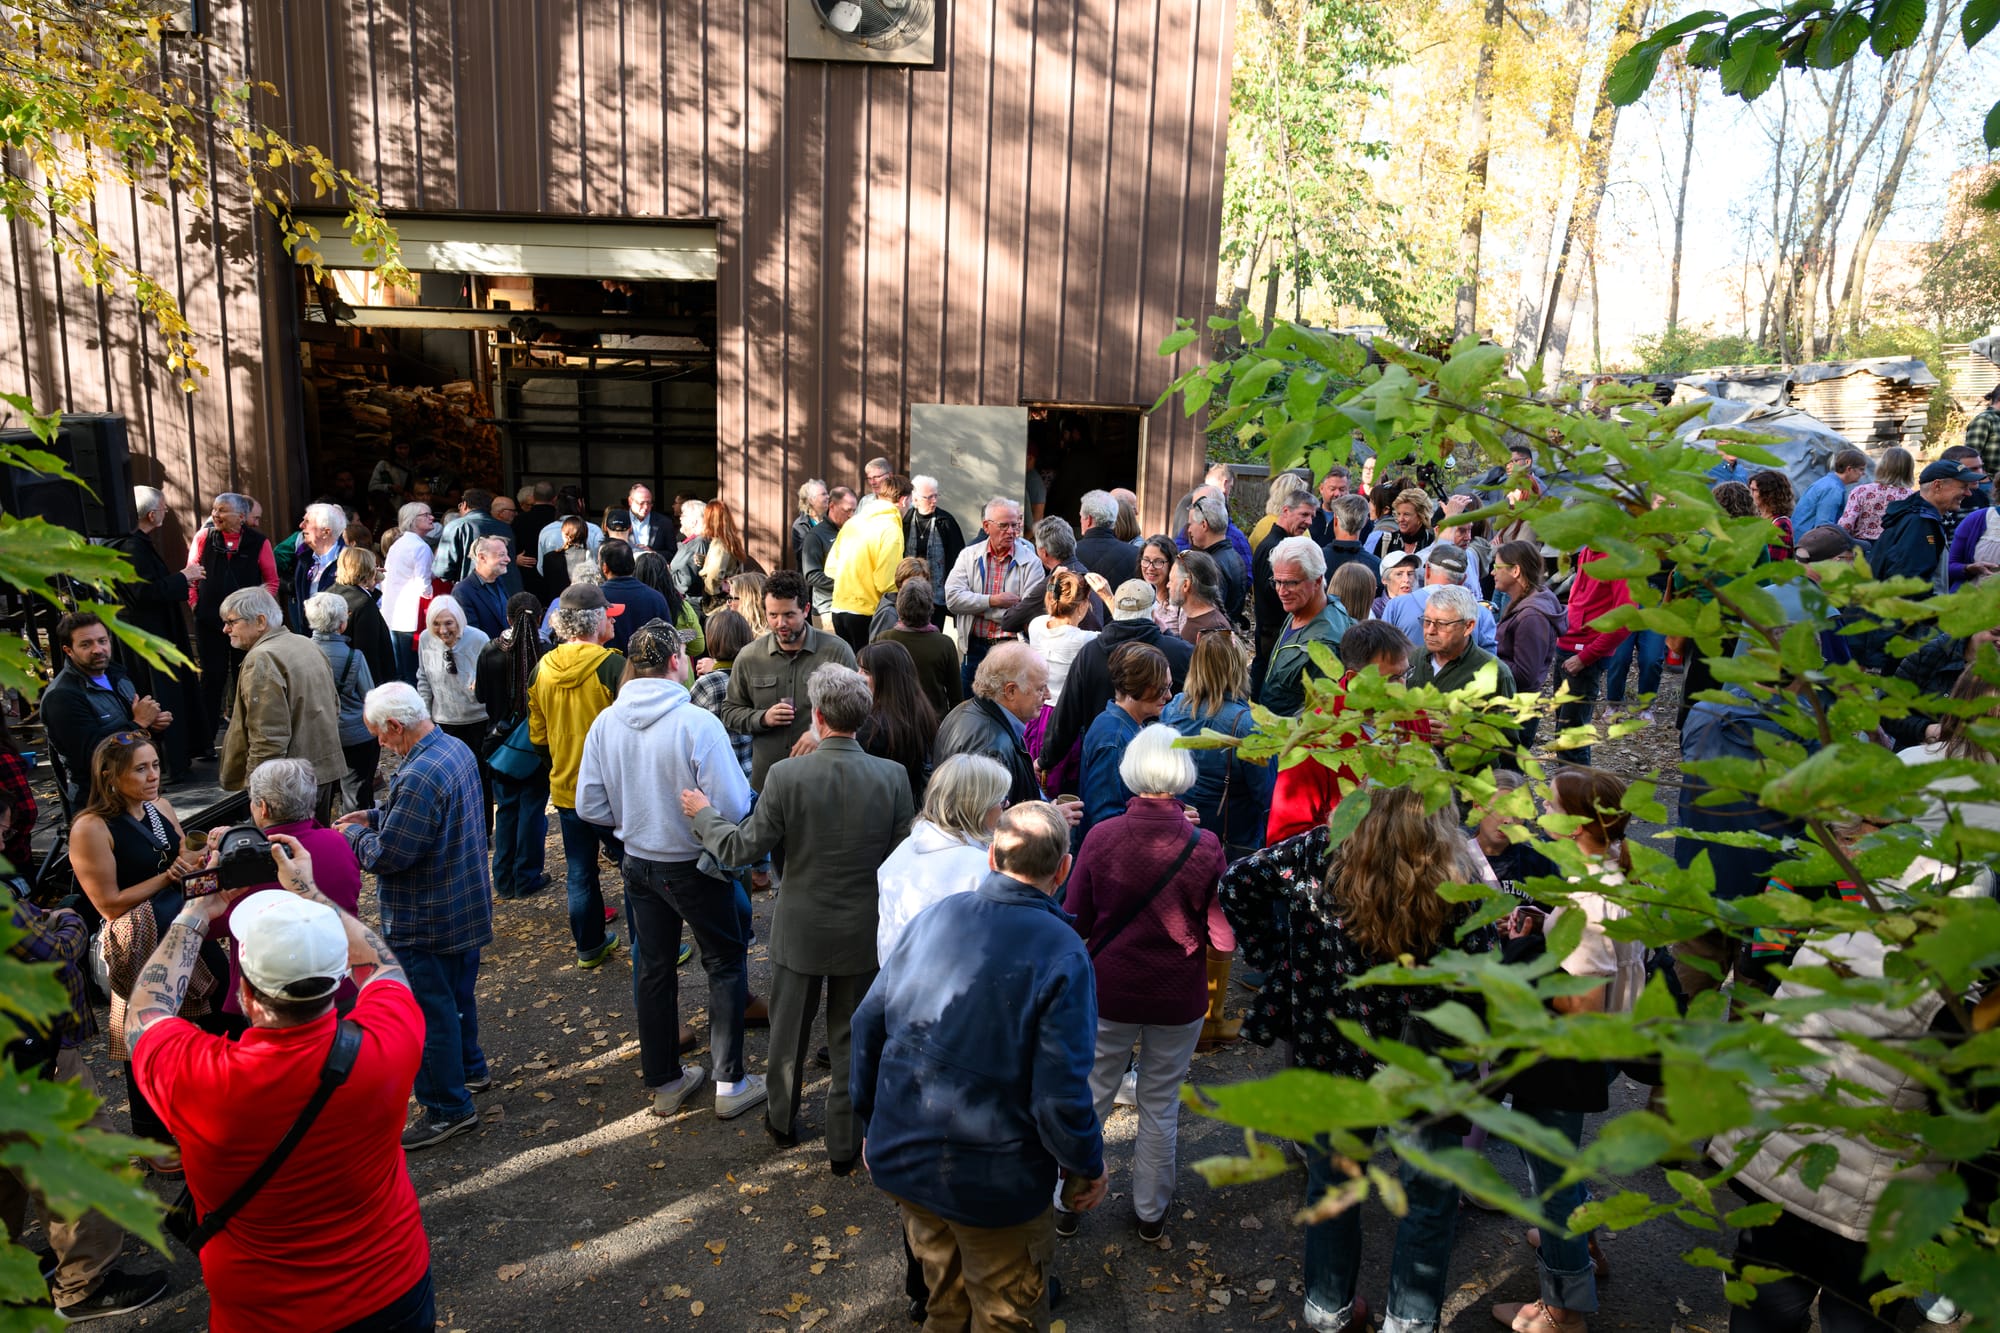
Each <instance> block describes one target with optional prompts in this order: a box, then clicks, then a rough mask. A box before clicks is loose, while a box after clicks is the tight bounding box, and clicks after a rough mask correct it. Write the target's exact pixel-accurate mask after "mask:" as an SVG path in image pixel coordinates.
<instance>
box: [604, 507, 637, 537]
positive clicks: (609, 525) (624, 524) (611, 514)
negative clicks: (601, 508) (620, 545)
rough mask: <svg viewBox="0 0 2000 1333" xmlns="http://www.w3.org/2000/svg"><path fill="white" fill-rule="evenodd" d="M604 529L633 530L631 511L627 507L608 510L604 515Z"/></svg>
mask: <svg viewBox="0 0 2000 1333" xmlns="http://www.w3.org/2000/svg"><path fill="white" fill-rule="evenodd" d="M604 530H605V531H606V532H630V531H631V530H632V514H631V511H630V510H626V509H611V510H607V511H606V512H605V515H604Z"/></svg>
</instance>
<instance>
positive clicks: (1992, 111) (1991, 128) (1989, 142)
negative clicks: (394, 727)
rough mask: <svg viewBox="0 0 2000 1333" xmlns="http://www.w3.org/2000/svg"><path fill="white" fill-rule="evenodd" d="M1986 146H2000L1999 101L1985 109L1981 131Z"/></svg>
mask: <svg viewBox="0 0 2000 1333" xmlns="http://www.w3.org/2000/svg"><path fill="white" fill-rule="evenodd" d="M1983 134H1984V138H1985V140H1986V146H1987V147H1988V148H2000V102H1995V103H1994V104H1993V105H1992V106H1990V107H1988V108H1987V109H1986V125H1985V129H1984V131H1983Z"/></svg>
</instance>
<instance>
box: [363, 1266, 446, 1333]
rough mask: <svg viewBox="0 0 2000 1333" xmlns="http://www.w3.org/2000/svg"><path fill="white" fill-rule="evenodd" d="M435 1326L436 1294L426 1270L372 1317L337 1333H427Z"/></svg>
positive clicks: (429, 1272) (365, 1316)
mask: <svg viewBox="0 0 2000 1333" xmlns="http://www.w3.org/2000/svg"><path fill="white" fill-rule="evenodd" d="M436 1326H437V1290H436V1288H435V1287H433V1286H432V1285H431V1270H430V1269H428V1268H426V1269H425V1270H424V1275H423V1276H422V1277H420V1278H418V1279H417V1282H416V1285H415V1286H413V1287H411V1288H410V1289H409V1290H408V1291H406V1292H404V1293H403V1294H402V1295H400V1296H398V1297H397V1298H396V1299H395V1300H393V1301H390V1302H389V1303H388V1304H387V1305H385V1306H383V1307H382V1308H381V1309H379V1310H377V1311H376V1312H375V1313H374V1314H371V1315H364V1316H363V1317H361V1318H360V1319H357V1320H355V1321H354V1322H353V1323H351V1324H347V1325H345V1326H343V1327H342V1328H341V1329H340V1330H339V1333H430V1331H431V1329H433V1328H435V1327H436Z"/></svg>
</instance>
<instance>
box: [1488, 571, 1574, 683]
mask: <svg viewBox="0 0 2000 1333" xmlns="http://www.w3.org/2000/svg"><path fill="white" fill-rule="evenodd" d="M1562 613H1563V611H1562V606H1561V605H1560V604H1559V603H1558V602H1557V601H1556V595H1555V594H1554V593H1552V592H1550V591H1549V590H1548V589H1547V588H1537V589H1535V590H1534V591H1533V592H1532V593H1530V594H1528V596H1526V597H1521V598H1516V599H1515V600H1513V601H1510V602H1508V603H1507V609H1506V610H1505V611H1503V612H1501V614H1500V626H1499V630H1498V633H1497V639H1498V647H1497V648H1496V649H1495V650H1494V654H1493V655H1494V656H1495V657H1497V658H1499V659H1500V660H1501V661H1502V662H1504V663H1506V664H1507V670H1509V671H1511V672H1512V673H1513V674H1514V689H1515V690H1516V691H1517V692H1518V693H1521V694H1536V693H1539V692H1540V691H1541V688H1542V686H1543V685H1544V684H1545V683H1546V682H1547V681H1548V678H1549V664H1550V663H1552V662H1554V661H1555V660H1556V634H1557V628H1556V627H1557V626H1558V625H1560V624H1561V623H1562Z"/></svg>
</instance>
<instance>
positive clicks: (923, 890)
mask: <svg viewBox="0 0 2000 1333" xmlns="http://www.w3.org/2000/svg"><path fill="white" fill-rule="evenodd" d="M986 853H987V846H986V844H985V843H983V842H973V841H971V840H970V839H968V838H964V837H961V836H960V835H958V834H956V833H947V832H946V831H945V830H943V829H941V828H939V827H938V826H937V825H936V824H933V823H931V822H930V821H929V820H927V819H919V820H915V821H913V822H912V823H911V824H910V836H909V837H907V838H905V839H903V841H902V842H900V843H898V844H897V845H896V850H895V851H893V852H890V853H889V859H888V860H886V861H884V862H883V863H882V868H881V869H880V870H878V871H876V872H875V883H876V885H877V887H878V893H877V896H876V902H875V958H876V961H877V962H878V963H886V962H888V961H889V955H890V954H892V953H894V952H896V946H897V945H898V944H900V943H901V942H902V939H903V933H904V932H905V931H907V930H908V929H909V928H910V923H911V922H912V921H915V920H916V919H917V916H918V915H919V914H920V913H921V912H922V911H923V910H924V909H925V908H927V907H929V906H930V905H931V904H933V903H938V902H942V901H944V900H945V899H946V898H949V897H951V896H952V895H953V894H956V893H970V892H972V891H973V890H974V889H976V888H978V887H979V886H980V884H981V883H983V882H984V881H985V879H986V876H987V875H989V874H991V873H992V872H991V870H990V869H989V868H988V867H987V864H986Z"/></svg>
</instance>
